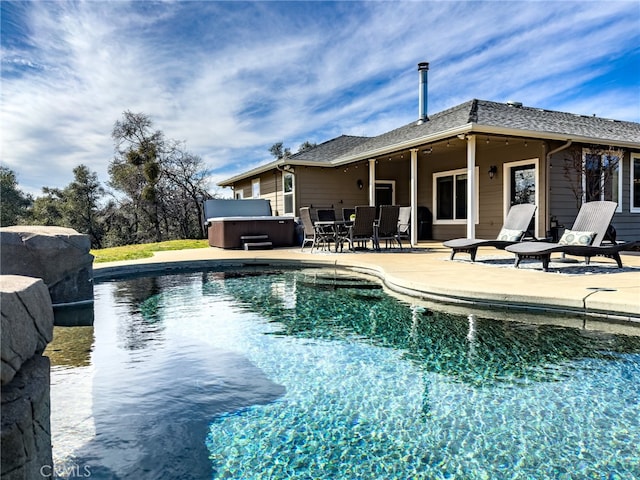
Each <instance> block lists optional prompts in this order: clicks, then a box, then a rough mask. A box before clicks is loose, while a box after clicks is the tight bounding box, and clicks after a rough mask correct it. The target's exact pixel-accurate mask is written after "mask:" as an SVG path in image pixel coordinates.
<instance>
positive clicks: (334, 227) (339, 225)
mask: <svg viewBox="0 0 640 480" xmlns="http://www.w3.org/2000/svg"><path fill="white" fill-rule="evenodd" d="M313 224H314V225H317V226H320V227H331V233H333V243H334V245H335V249H336V252H337V251H338V244H340V251H342V244H343V243H344V241H345V237H346V235H347V231H348V227H349V225H352V224H353V222H352V221H351V220H318V221H316V222H313ZM329 249H331V246H329Z"/></svg>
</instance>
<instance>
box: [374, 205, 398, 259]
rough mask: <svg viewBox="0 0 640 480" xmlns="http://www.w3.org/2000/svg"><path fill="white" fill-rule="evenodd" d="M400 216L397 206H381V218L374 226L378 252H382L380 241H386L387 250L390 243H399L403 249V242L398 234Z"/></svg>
mask: <svg viewBox="0 0 640 480" xmlns="http://www.w3.org/2000/svg"><path fill="white" fill-rule="evenodd" d="M399 215H400V207H399V206H397V205H381V206H380V218H379V219H378V221H377V222H376V223H375V224H374V227H373V230H374V232H373V233H374V235H373V237H374V241H375V248H376V250H380V241H381V240H384V242H385V248H389V242H391V245H393V244H394V243H395V242H398V245H399V246H400V249H402V242H401V241H400V236H399V234H398V217H399Z"/></svg>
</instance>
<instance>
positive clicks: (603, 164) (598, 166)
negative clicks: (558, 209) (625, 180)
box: [582, 149, 622, 211]
mask: <svg viewBox="0 0 640 480" xmlns="http://www.w3.org/2000/svg"><path fill="white" fill-rule="evenodd" d="M621 159H622V154H621V152H615V151H595V150H586V149H585V150H584V151H583V155H582V161H583V169H582V201H583V202H590V201H593V200H610V201H613V202H617V203H618V210H617V211H621V207H622V198H621V196H622V172H621V170H622V162H621Z"/></svg>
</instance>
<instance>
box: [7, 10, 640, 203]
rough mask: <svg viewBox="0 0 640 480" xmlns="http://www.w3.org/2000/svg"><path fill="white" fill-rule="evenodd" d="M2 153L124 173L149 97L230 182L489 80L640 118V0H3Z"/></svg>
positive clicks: (37, 190)
mask: <svg viewBox="0 0 640 480" xmlns="http://www.w3.org/2000/svg"><path fill="white" fill-rule="evenodd" d="M0 6H1V9H2V12H1V13H2V17H1V21H2V25H1V27H2V29H1V37H2V53H1V55H2V84H1V93H0V100H1V103H0V107H1V111H0V114H1V119H0V120H1V125H2V140H1V141H2V164H3V165H5V166H7V167H9V168H11V169H12V170H14V171H15V172H16V175H17V177H18V183H19V185H20V188H22V189H23V190H24V191H26V192H29V193H32V194H34V195H36V196H37V195H39V194H41V188H42V187H45V186H46V187H64V186H66V185H68V184H69V183H70V182H71V181H72V179H73V174H72V169H73V168H74V167H76V166H77V165H80V164H84V165H87V166H88V167H89V168H90V169H91V170H93V171H95V172H97V173H98V177H99V179H100V180H101V181H102V182H103V183H105V182H106V181H107V180H108V174H107V167H108V164H109V162H110V160H111V159H112V158H113V141H112V139H111V135H110V134H111V130H112V128H113V124H114V122H115V121H116V120H119V119H121V118H122V113H123V112H124V111H125V110H131V111H133V112H142V113H145V114H147V115H149V116H150V117H151V119H152V120H153V122H154V126H155V128H157V129H160V130H162V131H163V132H164V133H165V135H166V136H167V137H168V138H171V139H176V140H182V141H185V142H186V147H187V149H188V150H189V151H191V152H193V153H195V154H197V155H199V156H201V157H202V159H203V160H204V162H205V164H206V165H207V167H208V168H209V169H211V172H212V176H211V186H212V188H211V191H212V192H216V191H217V192H218V193H224V192H222V191H220V190H217V189H216V187H215V182H216V181H219V180H222V179H225V178H228V177H230V176H233V175H235V174H237V173H240V172H242V171H244V170H247V169H250V168H253V167H255V166H257V165H258V164H262V163H265V162H267V161H270V160H272V157H271V156H270V154H269V151H268V150H269V147H270V146H271V145H273V144H274V143H275V142H279V141H282V142H284V144H285V146H287V147H290V148H291V150H292V151H293V152H295V151H296V150H297V148H298V146H299V145H300V144H301V143H303V142H304V141H305V140H309V141H311V142H316V143H321V142H324V141H326V140H329V139H331V138H334V137H336V136H339V135H342V134H347V135H366V136H373V135H377V134H380V133H383V132H385V131H388V130H391V129H394V128H397V127H399V126H402V125H405V124H407V123H409V122H411V121H414V120H415V119H416V118H417V116H418V78H419V77H418V72H417V64H418V62H421V61H427V62H429V63H430V70H429V102H428V111H429V113H435V112H438V111H441V110H444V109H446V108H450V107H453V106H455V105H458V104H460V103H462V102H465V101H467V100H471V99H472V98H479V99H483V100H493V101H499V102H505V101H507V100H515V101H519V102H522V103H523V104H524V105H527V106H533V107H539V108H546V109H552V110H560V111H567V112H573V113H578V114H585V115H592V114H596V115H598V116H603V117H607V118H615V119H619V120H630V121H635V122H640V1H638V0H634V1H621V2H616V1H607V2H605V1H597V2H596V1H580V2H572V1H553V2H544V1H510V2H505V1H502V2H498V1H492V2H479V1H472V2H454V1H400V2H383V1H352V2H320V1H317V2H273V1H263V2H215V1H204V2H198V1H161V2H151V1H142V0H138V1H132V2H125V1H73V2H66V1H62V0H57V1H52V2H44V1H33V2H10V1H4V0H3V1H2V2H1V3H0Z"/></svg>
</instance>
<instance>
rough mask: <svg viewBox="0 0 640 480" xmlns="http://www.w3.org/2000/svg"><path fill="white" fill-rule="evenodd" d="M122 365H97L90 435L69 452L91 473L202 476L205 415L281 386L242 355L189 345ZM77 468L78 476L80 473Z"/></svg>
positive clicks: (264, 398)
mask: <svg viewBox="0 0 640 480" xmlns="http://www.w3.org/2000/svg"><path fill="white" fill-rule="evenodd" d="M163 353H164V352H155V353H154V357H153V358H144V359H140V361H139V362H137V363H135V365H134V364H131V365H129V367H130V368H127V369H125V370H117V371H115V372H114V371H113V370H110V369H109V368H108V366H107V365H99V364H98V365H96V375H95V378H94V389H93V417H94V423H95V432H96V434H95V437H94V439H93V440H92V441H91V442H89V443H88V444H85V445H83V446H82V448H81V449H79V451H77V452H76V455H75V456H74V463H75V465H82V466H88V468H89V469H90V471H91V478H96V479H132V478H135V479H150V480H151V479H154V480H155V479H158V478H171V479H174V478H175V479H178V478H179V479H203V478H211V477H212V475H213V471H212V465H211V462H210V461H209V459H208V457H209V451H208V450H207V448H206V445H205V440H206V436H207V433H208V425H209V423H210V422H211V419H212V418H215V417H216V416H219V415H222V414H228V413H233V412H236V411H243V410H245V409H246V408H249V407H251V406H254V405H262V404H267V403H270V402H273V401H275V400H277V399H278V398H279V397H281V396H283V395H284V393H285V388H284V387H283V386H282V385H278V384H275V383H273V382H272V381H270V380H269V379H268V378H267V377H266V376H265V375H264V373H263V372H262V371H261V370H260V369H259V368H258V367H256V366H255V365H253V364H252V363H251V362H249V361H248V360H247V359H246V358H244V357H243V356H241V355H238V354H235V353H230V352H224V351H211V349H210V348H208V347H206V346H204V345H203V346H200V347H194V346H193V345H189V346H188V347H185V349H184V351H182V352H172V353H171V355H170V356H167V357H164V358H158V356H159V355H162V354H163ZM85 477H86V472H85V471H84V470H80V471H79V472H78V476H77V477H76V476H69V477H68V478H85Z"/></svg>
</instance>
